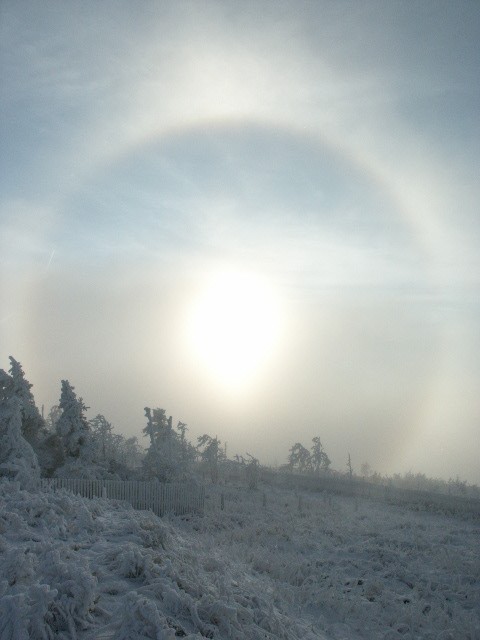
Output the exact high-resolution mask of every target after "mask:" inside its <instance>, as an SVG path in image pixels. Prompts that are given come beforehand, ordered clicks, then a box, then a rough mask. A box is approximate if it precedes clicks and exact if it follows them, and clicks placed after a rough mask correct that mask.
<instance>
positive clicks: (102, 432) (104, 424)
mask: <svg viewBox="0 0 480 640" xmlns="http://www.w3.org/2000/svg"><path fill="white" fill-rule="evenodd" d="M89 425H90V429H91V434H92V438H93V441H94V442H95V444H96V445H97V450H98V451H99V452H100V455H99V459H100V460H101V461H102V462H103V463H104V464H106V463H107V461H109V460H112V459H115V453H114V439H113V436H114V434H113V426H112V424H111V423H110V422H108V420H107V419H106V418H105V416H103V415H101V414H100V413H99V414H97V415H96V416H95V418H92V419H91V420H90V421H89Z"/></svg>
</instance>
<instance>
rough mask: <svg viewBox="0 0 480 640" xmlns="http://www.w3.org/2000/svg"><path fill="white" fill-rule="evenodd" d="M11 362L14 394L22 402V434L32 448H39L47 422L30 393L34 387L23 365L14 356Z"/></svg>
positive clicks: (10, 371)
mask: <svg viewBox="0 0 480 640" xmlns="http://www.w3.org/2000/svg"><path fill="white" fill-rule="evenodd" d="M9 360H10V370H9V373H10V375H11V377H12V380H13V393H14V394H15V395H16V397H17V398H18V399H19V400H20V402H21V413H22V433H23V436H24V437H25V439H26V440H27V441H28V442H29V443H30V444H31V445H32V447H34V448H37V447H38V446H39V444H40V442H41V441H42V440H43V439H44V438H45V435H46V433H45V431H46V429H45V421H44V419H43V418H42V416H41V415H40V412H39V410H38V409H37V405H36V404H35V399H34V397H33V393H32V392H31V391H30V389H31V388H32V385H31V384H30V382H28V380H27V379H26V378H25V374H24V372H23V369H22V365H21V364H20V363H19V362H18V361H17V360H15V358H13V357H12V356H10V357H9Z"/></svg>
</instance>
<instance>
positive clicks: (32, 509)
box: [0, 482, 480, 640]
mask: <svg viewBox="0 0 480 640" xmlns="http://www.w3.org/2000/svg"><path fill="white" fill-rule="evenodd" d="M221 492H223V493H224V506H225V508H224V510H221V509H220V504H221V498H220V495H221ZM175 637H185V638H190V639H193V638H204V637H207V638H208V637H209V638H218V639H238V640H240V639H250V638H251V639H258V640H260V639H275V638H279V639H281V638H285V639H297V638H298V639H299V640H300V639H302V640H303V639H305V640H313V639H324V640H331V639H335V640H348V639H354V638H355V639H357V638H359V639H368V640H375V639H380V638H382V639H393V638H407V639H409V640H411V639H413V638H415V639H427V638H428V639H431V640H433V639H435V640H446V639H447V638H451V639H452V640H460V639H470V640H473V639H479V638H480V523H479V522H478V520H466V519H463V520H462V519H458V518H452V517H446V516H443V515H437V514H432V513H423V512H413V511H409V510H408V509H406V508H405V507H395V506H391V505H386V504H383V503H380V502H370V501H368V500H362V499H354V498H343V497H329V496H327V495H322V494H314V493H308V492H302V493H295V492H294V491H291V490H288V489H280V488H274V487H270V486H268V487H261V488H260V489H259V490H258V491H249V490H247V489H244V488H233V487H221V488H220V487H210V488H209V489H208V498H207V507H206V511H205V514H204V515H203V516H200V515H195V516H189V517H183V518H174V517H170V518H164V519H160V518H157V517H156V516H154V515H153V514H151V513H149V512H142V511H134V510H133V509H132V508H130V507H128V506H126V505H124V504H121V503H114V502H108V501H106V500H100V499H94V500H88V499H83V498H80V497H77V496H72V495H70V494H67V493H64V492H59V493H56V494H48V493H27V492H24V491H20V490H19V489H17V488H16V486H15V484H13V483H7V482H4V483H1V484H0V640H10V639H15V640H24V639H26V638H32V639H37V638H38V639H42V640H46V639H48V640H51V639H53V638H59V639H66V638H78V639H79V640H93V639H94V638H95V639H100V638H115V639H116V640H137V639H141V638H155V639H157V640H161V639H164V638H165V639H173V638H175Z"/></svg>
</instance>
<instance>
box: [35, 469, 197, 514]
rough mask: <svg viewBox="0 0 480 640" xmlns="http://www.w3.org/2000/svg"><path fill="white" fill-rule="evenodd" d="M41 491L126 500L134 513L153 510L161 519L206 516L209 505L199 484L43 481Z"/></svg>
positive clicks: (74, 479) (67, 479) (127, 481)
mask: <svg viewBox="0 0 480 640" xmlns="http://www.w3.org/2000/svg"><path fill="white" fill-rule="evenodd" d="M40 488H41V489H42V490H44V491H48V490H50V491H56V490H58V489H66V490H67V491H71V492H72V493H76V494H78V495H80V496H83V497H84V498H108V499H110V500H124V501H126V502H128V503H129V504H131V505H132V507H133V508H134V509H145V510H148V509H151V510H152V511H153V513H155V514H156V515H158V516H162V515H164V514H165V513H173V514H175V515H183V514H186V513H194V512H197V513H203V509H204V505H205V487H203V486H200V485H196V484H186V483H182V484H180V483H176V484H173V483H172V484H160V483H158V482H140V481H137V480H125V481H124V480H85V479H82V478H43V479H42V480H40Z"/></svg>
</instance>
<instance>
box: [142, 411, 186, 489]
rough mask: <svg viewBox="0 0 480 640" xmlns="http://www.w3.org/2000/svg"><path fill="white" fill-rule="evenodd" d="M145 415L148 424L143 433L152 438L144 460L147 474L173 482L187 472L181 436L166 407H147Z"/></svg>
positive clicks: (150, 476)
mask: <svg viewBox="0 0 480 640" xmlns="http://www.w3.org/2000/svg"><path fill="white" fill-rule="evenodd" d="M145 416H146V418H147V426H146V427H145V428H144V429H143V433H144V435H145V436H148V437H149V438H150V446H149V448H148V450H147V453H146V455H145V458H144V461H143V467H144V472H145V475H146V476H147V477H148V478H158V479H159V480H160V481H161V482H171V481H172V480H174V479H176V478H178V477H180V476H181V475H182V474H183V473H184V472H185V469H184V467H183V465H182V445H181V441H180V436H179V434H178V433H177V432H176V431H175V430H174V429H173V427H172V417H171V416H170V417H169V418H167V415H166V412H165V409H160V408H157V409H153V410H152V409H150V407H145Z"/></svg>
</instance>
